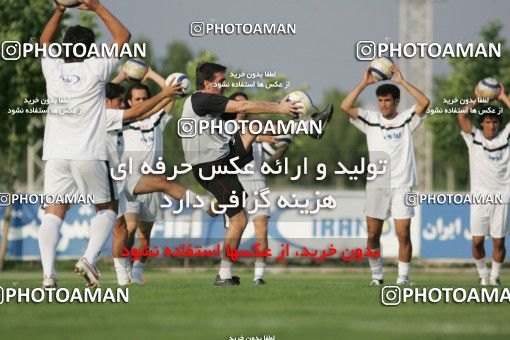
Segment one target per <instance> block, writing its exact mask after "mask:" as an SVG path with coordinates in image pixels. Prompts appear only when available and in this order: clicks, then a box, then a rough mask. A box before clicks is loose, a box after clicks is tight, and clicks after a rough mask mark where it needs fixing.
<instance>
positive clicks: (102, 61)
mask: <svg viewBox="0 0 510 340" xmlns="http://www.w3.org/2000/svg"><path fill="white" fill-rule="evenodd" d="M85 62H86V63H87V64H89V65H90V66H91V67H92V69H93V70H94V71H95V72H96V74H97V75H98V76H99V78H100V79H102V80H104V81H106V80H107V79H108V77H109V75H110V74H111V73H112V72H113V71H114V70H115V69H116V68H117V67H118V66H119V62H120V60H119V58H115V57H106V58H87V59H85Z"/></svg>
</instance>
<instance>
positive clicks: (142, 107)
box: [122, 83, 181, 120]
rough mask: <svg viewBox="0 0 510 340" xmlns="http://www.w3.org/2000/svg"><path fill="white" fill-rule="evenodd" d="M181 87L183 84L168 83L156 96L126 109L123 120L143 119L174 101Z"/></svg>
mask: <svg viewBox="0 0 510 340" xmlns="http://www.w3.org/2000/svg"><path fill="white" fill-rule="evenodd" d="M180 88H181V84H180V83H178V84H174V85H168V86H165V87H163V89H162V90H161V92H159V93H158V94H157V95H155V96H154V97H152V98H150V99H147V100H145V101H144V102H142V103H140V104H138V105H136V106H135V107H132V108H130V109H127V110H125V111H124V115H123V117H122V120H142V119H145V118H147V117H149V116H151V115H153V114H155V113H156V112H159V111H160V110H161V109H162V108H164V107H165V106H167V105H169V103H172V102H173V96H174V94H176V93H177V90H179V89H180Z"/></svg>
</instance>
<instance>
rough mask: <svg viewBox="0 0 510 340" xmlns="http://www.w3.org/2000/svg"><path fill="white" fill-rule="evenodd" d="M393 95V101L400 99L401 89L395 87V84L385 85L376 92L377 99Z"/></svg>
mask: <svg viewBox="0 0 510 340" xmlns="http://www.w3.org/2000/svg"><path fill="white" fill-rule="evenodd" d="M389 94H391V96H392V97H393V99H400V89H399V88H398V86H395V85H393V84H383V85H381V86H379V87H377V89H376V90H375V95H376V96H377V97H380V96H387V95H389Z"/></svg>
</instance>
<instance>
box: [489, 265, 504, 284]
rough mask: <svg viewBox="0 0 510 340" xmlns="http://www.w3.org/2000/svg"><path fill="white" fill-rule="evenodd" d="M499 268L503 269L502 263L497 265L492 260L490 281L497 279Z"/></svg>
mask: <svg viewBox="0 0 510 340" xmlns="http://www.w3.org/2000/svg"><path fill="white" fill-rule="evenodd" d="M501 267H503V263H499V262H496V261H494V260H492V267H491V280H495V279H498V278H499V273H500V272H501Z"/></svg>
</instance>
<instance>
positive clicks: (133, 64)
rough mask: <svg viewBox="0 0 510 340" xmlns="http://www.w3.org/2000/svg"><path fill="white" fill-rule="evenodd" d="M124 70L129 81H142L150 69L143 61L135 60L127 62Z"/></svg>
mask: <svg viewBox="0 0 510 340" xmlns="http://www.w3.org/2000/svg"><path fill="white" fill-rule="evenodd" d="M122 69H123V70H124V72H125V73H126V75H127V76H128V79H129V80H131V81H133V80H134V81H140V80H142V79H143V77H144V76H145V74H146V73H147V71H148V70H149V67H148V66H147V64H145V63H144V62H143V60H140V59H136V58H133V59H129V60H128V61H126V63H125V64H124V66H123V68H122Z"/></svg>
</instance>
